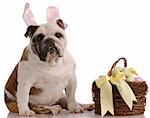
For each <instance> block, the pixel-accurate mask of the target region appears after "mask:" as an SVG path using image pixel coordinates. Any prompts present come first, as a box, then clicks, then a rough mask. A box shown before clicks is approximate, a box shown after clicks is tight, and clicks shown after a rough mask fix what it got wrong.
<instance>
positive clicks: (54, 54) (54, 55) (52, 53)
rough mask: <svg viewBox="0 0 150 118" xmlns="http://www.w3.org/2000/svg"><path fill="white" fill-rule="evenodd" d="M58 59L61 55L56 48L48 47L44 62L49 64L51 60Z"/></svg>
mask: <svg viewBox="0 0 150 118" xmlns="http://www.w3.org/2000/svg"><path fill="white" fill-rule="evenodd" d="M60 57H62V55H61V54H60V51H59V49H58V48H57V47H49V50H48V52H47V55H46V58H45V60H44V61H47V62H50V61H51V60H57V59H58V58H60Z"/></svg>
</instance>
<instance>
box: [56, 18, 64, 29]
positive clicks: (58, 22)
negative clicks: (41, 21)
mask: <svg viewBox="0 0 150 118" xmlns="http://www.w3.org/2000/svg"><path fill="white" fill-rule="evenodd" d="M56 23H57V25H58V26H59V27H61V28H62V29H63V30H64V29H65V24H64V22H63V20H61V19H58V20H57V21H56Z"/></svg>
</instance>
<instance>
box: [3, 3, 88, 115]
mask: <svg viewBox="0 0 150 118" xmlns="http://www.w3.org/2000/svg"><path fill="white" fill-rule="evenodd" d="M26 7H28V8H25V13H24V14H26V13H27V14H28V15H29V16H30V18H29V16H28V18H24V19H25V21H26V23H27V24H28V25H29V26H28V28H27V31H26V33H25V37H29V38H30V43H29V45H28V46H27V47H26V48H25V49H24V51H23V55H22V58H21V60H20V61H19V63H18V64H17V65H16V67H15V69H14V71H13V72H12V74H11V75H10V77H9V79H8V81H7V83H6V86H5V91H4V93H5V102H6V105H7V107H8V109H9V110H10V111H11V112H18V113H19V114H20V115H22V116H33V115H35V114H36V113H50V112H51V113H52V114H54V115H56V114H58V113H59V112H60V111H61V110H62V109H68V110H69V111H70V112H73V113H81V112H83V111H84V110H85V109H87V108H88V107H89V105H81V104H79V103H77V102H76V100H75V91H76V87H77V81H76V74H75V68H76V65H75V61H74V59H73V57H72V56H71V54H70V53H69V51H68V50H67V49H66V46H67V41H66V35H65V28H66V25H65V23H64V22H63V21H62V20H61V19H55V20H54V19H53V21H52V20H51V22H48V23H46V24H41V25H37V24H36V23H35V21H33V18H31V17H33V15H32V13H31V11H30V9H29V5H28V6H27V5H26ZM56 11H57V10H56V9H55V11H54V8H53V11H52V12H51V15H53V16H55V15H54V14H56ZM55 18H56V16H55Z"/></svg>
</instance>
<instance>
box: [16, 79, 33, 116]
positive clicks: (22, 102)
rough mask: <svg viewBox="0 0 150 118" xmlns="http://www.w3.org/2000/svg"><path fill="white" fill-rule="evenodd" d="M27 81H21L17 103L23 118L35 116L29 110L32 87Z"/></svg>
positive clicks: (18, 87)
mask: <svg viewBox="0 0 150 118" xmlns="http://www.w3.org/2000/svg"><path fill="white" fill-rule="evenodd" d="M26 82H27V81H24V82H22V81H19V82H18V86H17V103H18V109H19V115H22V116H33V115H35V112H34V111H32V110H30V109H29V106H28V102H29V91H30V88H31V85H30V84H29V82H27V83H26Z"/></svg>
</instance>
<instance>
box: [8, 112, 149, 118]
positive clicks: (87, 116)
mask: <svg viewBox="0 0 150 118" xmlns="http://www.w3.org/2000/svg"><path fill="white" fill-rule="evenodd" d="M7 118H29V117H20V116H19V115H18V114H16V113H9V114H8V116H7ZM30 118H101V116H100V115H97V114H95V113H94V111H90V112H89V111H86V112H84V113H82V114H71V113H69V112H68V111H63V112H61V113H60V114H59V115H57V116H52V115H36V116H34V117H30ZM105 118H112V116H109V117H108V116H107V117H105ZM113 118H148V117H146V116H145V115H138V116H125V117H123V116H121V117H113Z"/></svg>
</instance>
